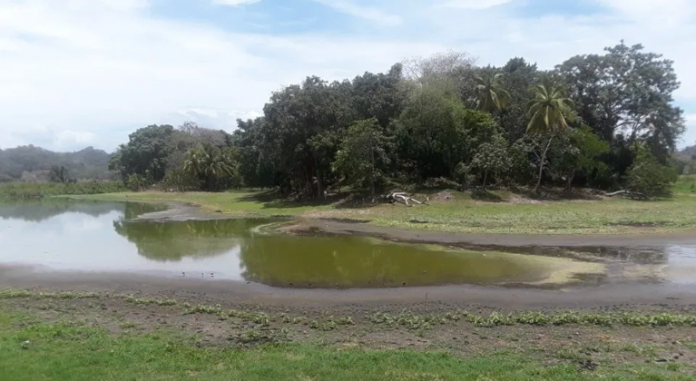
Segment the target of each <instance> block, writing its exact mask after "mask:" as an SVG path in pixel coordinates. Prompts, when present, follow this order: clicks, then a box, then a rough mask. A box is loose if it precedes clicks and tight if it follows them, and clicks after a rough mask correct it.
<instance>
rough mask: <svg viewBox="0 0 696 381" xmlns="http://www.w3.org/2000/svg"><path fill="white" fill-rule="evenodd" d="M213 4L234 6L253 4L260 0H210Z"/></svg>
mask: <svg viewBox="0 0 696 381" xmlns="http://www.w3.org/2000/svg"><path fill="white" fill-rule="evenodd" d="M212 1H213V4H217V5H229V6H231V7H236V6H239V5H245V4H255V3H258V2H259V1H261V0H212Z"/></svg>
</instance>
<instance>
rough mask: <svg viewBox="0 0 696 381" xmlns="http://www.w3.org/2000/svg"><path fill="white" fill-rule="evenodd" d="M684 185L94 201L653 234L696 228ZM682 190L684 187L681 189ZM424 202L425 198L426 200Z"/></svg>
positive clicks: (449, 226) (393, 222)
mask: <svg viewBox="0 0 696 381" xmlns="http://www.w3.org/2000/svg"><path fill="white" fill-rule="evenodd" d="M690 186H691V185H690V183H686V182H685V183H683V184H682V183H680V184H678V186H677V187H676V188H675V189H676V192H675V195H674V197H673V198H670V199H664V200H658V201H634V200H629V199H623V198H599V197H597V198H586V199H576V200H560V201H550V200H534V199H530V198H528V197H526V196H524V195H520V194H515V193H512V192H509V191H496V192H490V193H487V194H485V195H483V196H482V195H475V194H471V193H468V192H467V193H462V192H456V191H449V192H447V193H446V196H447V197H442V195H443V193H439V196H438V193H432V194H430V197H431V202H430V204H429V205H427V206H421V205H416V206H414V207H412V208H408V207H405V206H403V205H397V206H392V205H389V204H371V203H357V202H355V201H351V200H346V199H337V200H332V201H328V202H324V203H320V202H291V201H287V200H282V199H275V198H273V196H272V195H270V194H267V193H261V192H244V191H235V192H226V193H200V192H191V193H162V192H142V193H116V194H101V195H95V196H88V197H86V198H89V199H100V200H120V201H125V200H128V201H142V202H167V201H173V202H183V203H191V204H196V205H200V206H202V207H203V208H204V209H205V210H206V211H208V212H213V213H223V214H226V215H230V216H238V217H244V216H265V217H268V216H278V215H283V216H300V217H307V218H339V219H342V218H348V219H355V220H362V221H369V222H370V223H371V224H374V225H376V226H384V227H398V228H409V229H426V230H439V231H450V232H460V233H490V234H649V233H665V232H675V231H688V230H693V229H696V213H693V211H694V210H696V209H695V208H696V193H691V192H690V191H688V190H689V189H690ZM682 188H683V189H682ZM420 197H421V198H424V197H425V195H421V196H420Z"/></svg>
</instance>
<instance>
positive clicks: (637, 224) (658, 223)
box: [606, 221, 669, 228]
mask: <svg viewBox="0 0 696 381" xmlns="http://www.w3.org/2000/svg"><path fill="white" fill-rule="evenodd" d="M668 225H669V223H668V222H666V221H654V222H632V221H622V222H614V223H608V224H606V226H628V227H632V228H660V227H665V226H668Z"/></svg>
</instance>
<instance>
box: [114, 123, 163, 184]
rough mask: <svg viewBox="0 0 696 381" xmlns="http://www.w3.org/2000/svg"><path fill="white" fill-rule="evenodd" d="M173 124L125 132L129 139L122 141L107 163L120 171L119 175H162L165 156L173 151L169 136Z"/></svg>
mask: <svg viewBox="0 0 696 381" xmlns="http://www.w3.org/2000/svg"><path fill="white" fill-rule="evenodd" d="M173 133H174V127H172V126H170V125H151V126H147V127H145V128H141V129H139V130H137V131H135V132H134V133H132V134H130V135H129V136H128V143H126V144H121V145H120V146H119V149H118V151H117V153H116V155H115V156H114V157H113V158H112V160H111V162H110V163H109V166H110V169H112V170H118V171H119V172H121V178H123V179H124V181H125V179H127V178H128V176H129V175H138V176H141V177H144V178H146V179H147V180H148V181H150V182H153V181H154V182H158V181H161V180H162V179H163V178H164V175H165V172H166V168H167V158H168V156H169V154H170V153H171V151H172V146H171V141H170V138H171V136H172V134H173Z"/></svg>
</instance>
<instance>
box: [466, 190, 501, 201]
mask: <svg viewBox="0 0 696 381" xmlns="http://www.w3.org/2000/svg"><path fill="white" fill-rule="evenodd" d="M471 198H472V199H473V200H477V201H486V202H505V201H506V200H504V199H503V198H502V197H500V196H499V195H497V194H495V193H493V192H490V191H488V190H485V189H482V190H476V191H472V192H471Z"/></svg>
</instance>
